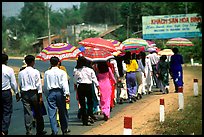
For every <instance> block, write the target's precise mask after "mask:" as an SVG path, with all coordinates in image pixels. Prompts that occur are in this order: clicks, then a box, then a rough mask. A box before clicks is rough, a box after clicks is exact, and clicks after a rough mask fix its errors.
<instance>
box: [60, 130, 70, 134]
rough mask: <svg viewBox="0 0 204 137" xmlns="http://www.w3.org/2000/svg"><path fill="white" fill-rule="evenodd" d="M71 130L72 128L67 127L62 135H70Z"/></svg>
mask: <svg viewBox="0 0 204 137" xmlns="http://www.w3.org/2000/svg"><path fill="white" fill-rule="evenodd" d="M70 132H71V130H70V129H67V130H66V131H64V132H63V133H62V135H68V134H69V133H70Z"/></svg>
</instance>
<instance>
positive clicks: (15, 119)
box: [8, 59, 128, 135]
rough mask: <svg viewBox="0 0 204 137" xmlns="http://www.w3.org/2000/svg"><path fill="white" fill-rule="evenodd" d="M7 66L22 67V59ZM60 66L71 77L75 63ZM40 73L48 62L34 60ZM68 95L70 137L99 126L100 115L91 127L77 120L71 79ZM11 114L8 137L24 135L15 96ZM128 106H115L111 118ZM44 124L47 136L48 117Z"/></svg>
mask: <svg viewBox="0 0 204 137" xmlns="http://www.w3.org/2000/svg"><path fill="white" fill-rule="evenodd" d="M8 65H9V66H17V67H21V66H22V59H9V61H8ZM62 65H64V66H65V67H66V69H67V71H68V74H69V76H72V75H73V68H74V67H75V65H76V62H75V61H63V62H62ZM34 67H35V68H36V69H38V70H39V71H41V72H45V70H47V68H48V67H49V61H46V62H43V61H40V60H36V63H35V66H34ZM70 93H71V96H70V98H71V102H70V109H69V110H68V113H69V128H70V129H71V133H70V135H81V134H83V133H84V132H86V131H88V130H90V129H91V128H93V127H95V126H98V125H100V124H101V123H103V122H104V121H103V120H102V117H103V116H102V115H97V117H98V118H99V120H98V121H97V122H95V123H94V124H93V126H82V122H81V121H80V120H79V119H78V118H77V111H78V103H77V101H76V94H75V91H74V88H73V79H72V77H71V80H70ZM44 103H45V105H46V106H47V101H46V99H45V97H44ZM13 104H14V105H13V114H12V120H11V125H10V128H9V135H25V133H26V130H25V127H24V115H23V105H22V102H21V101H19V102H16V100H15V96H14V97H13ZM127 105H128V103H124V104H122V105H118V104H116V106H115V108H113V111H112V112H111V117H113V116H114V115H115V114H116V113H118V112H120V110H121V108H124V107H126V106H127ZM44 123H45V130H46V131H47V132H48V133H47V134H48V135H50V134H51V128H50V122H49V118H48V116H47V115H46V116H44ZM33 133H36V132H35V128H34V129H33ZM59 134H61V130H60V129H59Z"/></svg>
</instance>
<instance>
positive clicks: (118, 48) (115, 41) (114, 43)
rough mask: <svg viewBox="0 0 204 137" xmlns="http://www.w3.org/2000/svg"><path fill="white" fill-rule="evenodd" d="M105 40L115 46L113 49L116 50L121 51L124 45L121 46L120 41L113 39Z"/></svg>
mask: <svg viewBox="0 0 204 137" xmlns="http://www.w3.org/2000/svg"><path fill="white" fill-rule="evenodd" d="M106 40H107V41H110V42H112V44H113V45H114V46H115V48H116V49H117V50H122V49H123V46H124V45H123V44H121V42H120V41H117V40H113V39H106Z"/></svg>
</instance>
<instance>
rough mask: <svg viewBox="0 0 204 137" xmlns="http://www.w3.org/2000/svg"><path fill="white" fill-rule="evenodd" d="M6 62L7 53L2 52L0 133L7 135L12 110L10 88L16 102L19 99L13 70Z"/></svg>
mask: <svg viewBox="0 0 204 137" xmlns="http://www.w3.org/2000/svg"><path fill="white" fill-rule="evenodd" d="M7 62H8V55H6V54H4V53H2V93H1V95H2V97H1V110H2V111H1V114H2V117H1V118H2V119H1V122H2V125H1V126H2V128H1V135H8V129H9V126H10V122H11V115H12V112H13V101H12V92H11V89H13V91H14V93H15V94H16V101H17V102H18V101H19V100H20V97H19V92H18V86H17V82H16V78H15V74H14V70H13V69H12V68H11V67H9V66H7Z"/></svg>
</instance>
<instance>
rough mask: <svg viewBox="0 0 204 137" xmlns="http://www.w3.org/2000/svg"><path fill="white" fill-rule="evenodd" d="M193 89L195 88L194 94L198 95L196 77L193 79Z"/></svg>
mask: <svg viewBox="0 0 204 137" xmlns="http://www.w3.org/2000/svg"><path fill="white" fill-rule="evenodd" d="M193 81H194V83H193V90H194V96H196V97H197V96H198V79H194V80H193Z"/></svg>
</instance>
